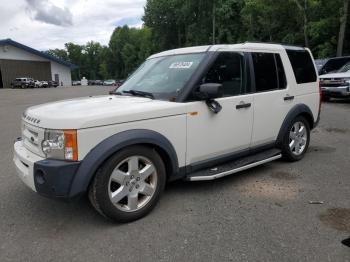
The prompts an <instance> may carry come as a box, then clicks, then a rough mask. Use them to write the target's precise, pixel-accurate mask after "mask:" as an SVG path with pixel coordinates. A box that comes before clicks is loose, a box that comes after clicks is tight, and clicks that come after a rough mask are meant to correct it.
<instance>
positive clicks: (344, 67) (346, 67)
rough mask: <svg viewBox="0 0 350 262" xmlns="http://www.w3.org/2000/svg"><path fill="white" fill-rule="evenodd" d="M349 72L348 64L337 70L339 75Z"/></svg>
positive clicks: (349, 65) (349, 66) (349, 64)
mask: <svg viewBox="0 0 350 262" xmlns="http://www.w3.org/2000/svg"><path fill="white" fill-rule="evenodd" d="M349 70H350V62H349V63H347V64H345V65H344V66H343V67H342V68H340V69H339V71H338V72H339V73H345V72H348V71H349Z"/></svg>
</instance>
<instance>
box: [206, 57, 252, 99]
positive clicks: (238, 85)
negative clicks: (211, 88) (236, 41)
mask: <svg viewBox="0 0 350 262" xmlns="http://www.w3.org/2000/svg"><path fill="white" fill-rule="evenodd" d="M244 65H245V63H244V55H243V54H241V53H231V52H222V53H220V54H219V56H218V57H217V59H216V60H215V62H214V64H213V66H212V67H211V68H210V69H209V71H208V73H207V74H206V75H205V77H204V78H203V80H202V84H205V83H218V84H222V93H223V96H224V97H228V96H236V95H240V94H244V93H245V82H246V81H245V74H244V72H245V70H244V68H245V66H244Z"/></svg>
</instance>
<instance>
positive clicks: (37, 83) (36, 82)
mask: <svg viewBox="0 0 350 262" xmlns="http://www.w3.org/2000/svg"><path fill="white" fill-rule="evenodd" d="M34 87H37V88H40V87H42V84H41V81H39V80H34Z"/></svg>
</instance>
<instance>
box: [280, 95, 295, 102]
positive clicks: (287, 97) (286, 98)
mask: <svg viewBox="0 0 350 262" xmlns="http://www.w3.org/2000/svg"><path fill="white" fill-rule="evenodd" d="M283 100H284V101H290V100H294V96H290V95H287V96H285V97H284V98H283Z"/></svg>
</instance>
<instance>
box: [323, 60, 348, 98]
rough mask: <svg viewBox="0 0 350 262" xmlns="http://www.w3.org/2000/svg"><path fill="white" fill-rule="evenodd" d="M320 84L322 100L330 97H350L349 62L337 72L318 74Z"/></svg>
mask: <svg viewBox="0 0 350 262" xmlns="http://www.w3.org/2000/svg"><path fill="white" fill-rule="evenodd" d="M320 86H321V90H322V97H323V100H324V101H328V100H329V99H330V98H332V97H334V98H350V62H348V63H346V64H345V65H343V66H342V67H341V68H340V69H339V70H338V71H337V72H335V73H331V74H325V75H321V76H320Z"/></svg>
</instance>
